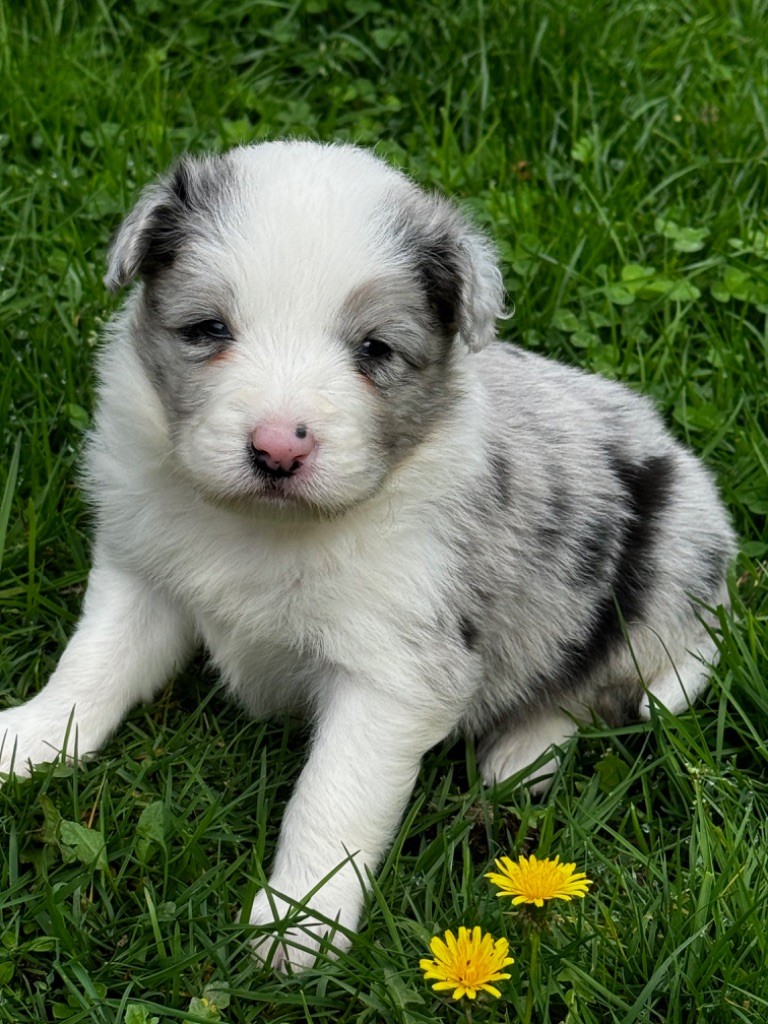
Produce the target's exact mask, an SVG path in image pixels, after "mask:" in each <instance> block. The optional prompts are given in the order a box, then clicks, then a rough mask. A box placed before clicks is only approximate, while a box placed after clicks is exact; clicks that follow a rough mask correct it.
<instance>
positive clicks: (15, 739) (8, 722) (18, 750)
mask: <svg viewBox="0 0 768 1024" xmlns="http://www.w3.org/2000/svg"><path fill="white" fill-rule="evenodd" d="M58 756H59V750H58V749H57V748H56V747H55V746H53V745H51V743H50V742H49V739H48V736H47V735H46V732H45V730H44V729H43V728H41V725H40V723H36V722H35V721H34V718H33V717H32V716H30V714H29V712H28V710H27V707H26V706H25V705H22V706H21V707H18V708H8V709H7V710H6V711H0V773H2V774H3V775H10V774H11V772H13V774H14V775H18V776H19V777H20V778H27V777H28V776H29V774H30V763H31V764H44V763H45V762H47V761H55V760H56V758H57V757H58Z"/></svg>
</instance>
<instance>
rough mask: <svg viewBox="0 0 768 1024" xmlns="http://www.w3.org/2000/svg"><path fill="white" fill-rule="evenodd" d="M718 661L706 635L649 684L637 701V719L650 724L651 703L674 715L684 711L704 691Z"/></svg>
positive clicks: (712, 642) (714, 646)
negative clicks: (638, 709) (656, 702)
mask: <svg viewBox="0 0 768 1024" xmlns="http://www.w3.org/2000/svg"><path fill="white" fill-rule="evenodd" d="M718 657H719V653H718V650H717V644H716V643H715V642H714V640H713V639H712V638H711V637H710V636H709V635H708V634H707V635H705V636H703V637H700V638H698V639H697V641H696V643H695V646H694V648H693V649H692V650H689V651H686V652H685V654H684V655H683V656H682V657H680V658H678V659H677V660H676V661H675V664H674V665H670V666H669V669H668V670H667V671H666V672H663V673H661V674H660V675H658V676H657V677H656V678H655V679H653V680H652V681H651V682H650V683H648V692H647V693H646V694H644V695H643V697H642V698H641V700H640V711H639V713H640V717H641V718H642V719H644V720H645V721H646V722H647V721H649V719H650V717H651V704H652V703H653V700H654V699H655V700H656V701H658V702H659V703H660V704H663V705H664V707H665V708H666V709H667V710H668V711H671V712H672V714H673V715H679V714H681V713H682V712H683V711H687V709H688V708H689V707H690V706H691V704H693V702H694V701H695V700H696V698H697V697H698V695H699V694H700V693H701V692H702V691H703V690H704V689H706V686H707V683H708V682H709V678H710V676H711V675H712V667H711V666H712V665H714V664H716V663H717V660H718Z"/></svg>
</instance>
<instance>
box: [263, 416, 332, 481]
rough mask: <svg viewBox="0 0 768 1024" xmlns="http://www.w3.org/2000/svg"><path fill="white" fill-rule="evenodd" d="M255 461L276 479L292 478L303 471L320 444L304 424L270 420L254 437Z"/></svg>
mask: <svg viewBox="0 0 768 1024" xmlns="http://www.w3.org/2000/svg"><path fill="white" fill-rule="evenodd" d="M251 445H252V446H253V458H254V461H255V462H256V464H257V465H258V467H259V468H260V469H263V470H266V471H267V472H268V473H271V474H272V475H274V476H291V474H292V473H295V472H296V471H297V470H298V469H301V467H302V466H303V464H304V462H305V461H306V460H307V458H308V457H309V456H310V455H311V454H312V452H313V451H314V450H315V448H316V447H317V442H316V441H315V438H314V436H313V434H312V431H311V430H309V428H308V427H306V426H305V425H304V424H303V423H299V424H296V423H291V422H289V421H286V420H267V421H266V422H264V423H260V424H259V426H258V427H256V429H255V430H254V432H253V433H252V434H251Z"/></svg>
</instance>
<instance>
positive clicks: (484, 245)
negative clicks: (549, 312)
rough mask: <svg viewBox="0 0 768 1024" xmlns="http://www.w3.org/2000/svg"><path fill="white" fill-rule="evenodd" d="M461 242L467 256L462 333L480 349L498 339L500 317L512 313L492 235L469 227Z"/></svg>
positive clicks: (470, 344) (468, 343)
mask: <svg viewBox="0 0 768 1024" xmlns="http://www.w3.org/2000/svg"><path fill="white" fill-rule="evenodd" d="M459 245H460V247H461V249H462V251H463V252H464V254H465V257H466V260H465V269H464V296H463V301H462V303H461V318H460V322H459V333H460V334H461V337H462V339H463V341H464V344H465V345H466V346H467V348H468V349H469V350H470V351H471V352H478V351H479V350H480V349H481V348H484V347H485V346H486V345H487V344H489V342H491V341H493V340H494V339H495V337H496V321H497V320H499V319H501V318H502V317H504V316H506V315H509V314H505V312H504V295H505V293H504V279H503V278H502V276H501V269H500V268H499V261H498V256H497V253H496V250H495V248H494V247H493V245H492V244H491V242H490V241H488V239H486V238H484V237H483V236H482V235H480V234H479V233H477V232H476V231H475V230H474V229H471V228H466V227H465V229H464V232H463V233H462V236H461V238H460V239H459Z"/></svg>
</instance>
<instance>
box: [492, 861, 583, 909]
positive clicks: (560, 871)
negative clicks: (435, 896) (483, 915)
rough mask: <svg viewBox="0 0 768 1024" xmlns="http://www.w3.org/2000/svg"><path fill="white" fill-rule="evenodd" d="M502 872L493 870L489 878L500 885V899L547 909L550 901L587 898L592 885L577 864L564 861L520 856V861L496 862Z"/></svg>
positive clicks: (498, 894)
mask: <svg viewBox="0 0 768 1024" xmlns="http://www.w3.org/2000/svg"><path fill="white" fill-rule="evenodd" d="M496 867H497V868H498V869H499V870H498V873H497V872H495V871H490V872H489V873H488V874H487V875H486V876H485V877H486V878H490V880H491V881H492V882H493V884H494V885H496V886H498V888H499V892H498V893H497V894H496V895H497V896H511V897H512V902H513V903H514V904H518V903H534V904H535V905H536V906H537V907H543V906H544V903H545V902H546V900H570V899H573V897H574V896H581V897H583V896H586V895H587V890H588V889H589V887H590V885H592V882H591V880H590V879H589V878H587V876H586V875H585V874H583V873H582V872H577V871H576V865H575V864H561V863H560V858H559V857H555V859H554V860H550V859H549V858H545V859H544V860H536V857H535V855H534V854H531V856H530V857H519V858H518V860H517V861H513V860H510V859H509V857H502V858H501V859H500V860H497V861H496Z"/></svg>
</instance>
